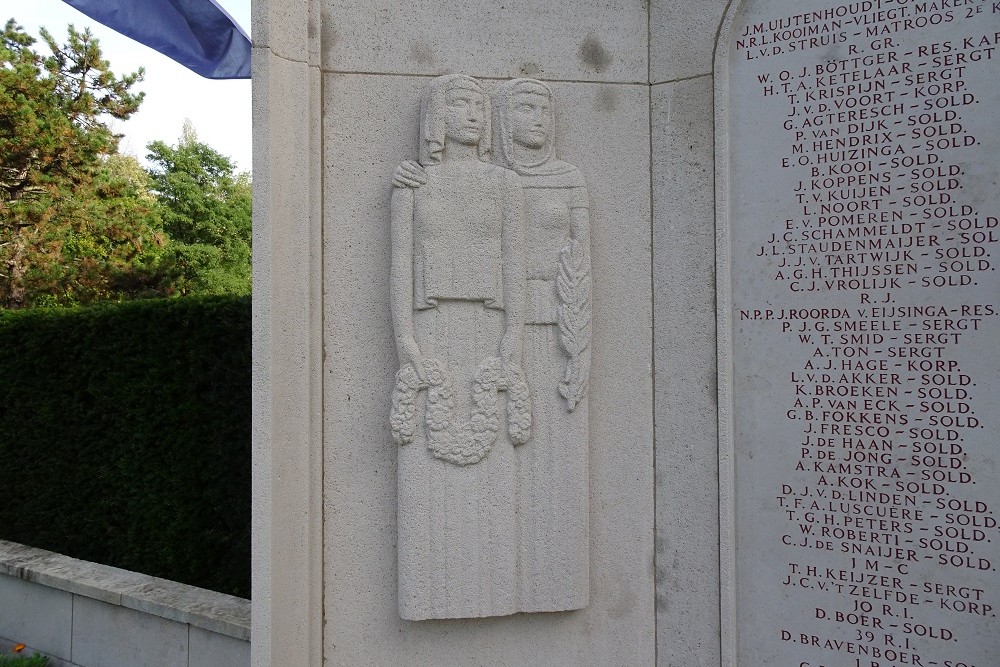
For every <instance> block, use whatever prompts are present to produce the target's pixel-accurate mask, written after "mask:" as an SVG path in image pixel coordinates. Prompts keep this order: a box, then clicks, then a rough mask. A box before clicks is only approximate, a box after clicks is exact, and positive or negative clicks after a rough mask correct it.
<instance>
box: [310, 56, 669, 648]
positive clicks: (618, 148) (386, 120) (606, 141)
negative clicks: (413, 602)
mask: <svg viewBox="0 0 1000 667" xmlns="http://www.w3.org/2000/svg"><path fill="white" fill-rule="evenodd" d="M425 83H426V82H425V80H423V79H419V78H404V77H389V76H362V75H327V77H326V80H325V82H324V92H325V95H326V96H325V105H324V118H325V127H324V136H325V137H327V145H326V149H327V152H326V158H325V168H326V173H327V178H326V184H327V190H326V197H325V200H324V201H325V206H324V210H325V225H324V238H325V253H326V258H327V259H326V262H325V266H326V270H325V272H324V275H325V278H326V289H325V293H326V294H327V295H330V298H328V300H327V303H326V305H325V313H326V315H325V318H324V322H325V327H326V328H325V340H326V341H327V345H326V348H327V356H326V384H325V391H324V397H325V401H326V402H327V406H328V407H327V410H326V427H325V437H326V442H327V444H326V447H325V450H326V457H327V458H326V460H327V465H326V474H325V493H324V501H325V503H326V510H325V515H326V518H327V528H326V535H327V536H328V537H329V539H328V540H327V543H326V558H325V562H326V563H328V564H330V567H329V568H328V570H327V572H326V593H327V600H326V610H327V614H328V616H329V618H330V619H337V620H336V622H331V623H329V624H328V625H327V634H326V637H325V641H326V647H327V654H328V655H332V656H335V657H334V658H333V659H335V660H343V661H345V662H347V663H351V662H358V661H360V662H366V661H371V662H375V663H379V662H385V661H392V660H394V659H399V656H404V655H405V656H406V659H407V660H409V661H411V662H412V664H447V663H448V662H449V661H450V662H453V663H459V664H461V663H465V662H469V661H477V660H487V659H489V660H490V661H492V662H496V663H499V664H518V663H519V662H520V663H523V662H525V661H529V662H530V661H534V660H538V661H548V662H550V663H564V662H569V663H580V662H584V663H585V662H586V661H588V660H594V661H597V662H600V661H601V660H605V661H610V662H612V663H615V662H619V661H623V662H625V663H629V664H648V663H649V662H651V661H652V660H653V657H652V651H653V616H652V604H653V598H652V549H653V545H652V505H651V502H652V431H651V414H652V404H651V377H650V367H649V363H648V359H649V354H650V345H651V327H652V321H651V317H652V314H651V309H650V300H651V299H650V297H651V293H650V286H649V276H648V267H649V261H650V260H649V252H650V247H649V238H650V237H649V204H648V202H649V193H648V187H649V186H648V178H649V161H648V158H647V157H646V151H647V150H648V141H649V138H648V121H647V118H646V116H647V112H648V108H649V100H648V94H647V89H646V87H644V86H620V85H595V84H575V83H574V84H568V83H550V87H551V88H552V91H553V95H554V97H555V99H556V100H557V102H558V104H559V108H560V109H561V110H562V113H561V115H560V118H561V120H560V125H559V128H558V130H557V134H556V136H557V149H558V152H559V155H560V156H561V157H562V158H563V159H565V160H567V161H568V162H570V163H573V164H579V165H587V166H586V169H587V174H588V183H587V184H588V189H589V191H590V197H591V216H592V222H591V224H592V232H591V234H592V238H591V244H592V248H593V258H592V272H593V275H594V276H595V281H594V296H593V311H594V320H593V332H592V336H593V341H592V346H593V355H594V356H593V362H592V363H593V366H592V376H591V385H590V392H591V394H590V398H589V400H590V409H591V415H592V416H591V420H590V427H591V439H592V443H594V444H593V446H592V448H591V475H590V480H591V489H592V497H591V503H592V507H593V508H594V509H593V512H592V519H591V522H592V523H591V549H592V555H591V574H592V577H593V579H592V582H591V596H590V600H591V603H590V606H589V607H588V608H587V609H585V610H582V611H579V612H572V613H569V614H563V615H544V616H534V615H523V616H513V617H510V618H503V619H495V620H491V621H489V625H484V624H483V622H473V621H447V622H436V623H433V624H429V623H405V622H400V621H399V620H397V619H398V616H397V614H396V580H395V572H396V566H395V543H394V542H395V540H394V537H395V530H396V527H395V505H396V490H395V484H396V450H395V447H396V445H394V444H392V443H391V440H390V439H389V430H388V428H387V423H388V417H389V401H388V389H389V388H390V387H391V386H392V383H393V375H394V374H395V372H396V368H397V362H396V360H395V359H393V358H392V357H391V356H389V355H387V354H386V351H387V350H392V349H393V347H394V340H393V338H392V328H391V325H390V322H389V316H388V312H389V308H388V299H389V285H388V273H389V243H388V234H387V231H388V220H389V210H388V203H389V202H388V199H389V194H390V190H391V185H390V178H389V175H390V174H391V173H392V171H393V169H394V168H395V166H396V165H397V164H398V162H399V160H400V157H404V156H407V155H408V156H412V157H416V155H417V150H416V148H417V141H416V136H415V132H414V128H415V127H417V120H418V106H419V105H418V100H419V98H420V94H421V90H422V89H423V87H424V85H425ZM360 117H365V118H367V119H369V122H366V123H364V124H360V125H359V124H358V123H357V122H356V119H357V118H360ZM612 173H613V174H615V177H604V176H602V175H603V174H612ZM591 174H593V175H591ZM602 313H606V314H605V315H602ZM623 406H629V408H628V410H625V409H623ZM636 414H639V415H647V417H646V418H644V419H642V418H639V419H637V418H635V417H634V416H633V415H636ZM362 444H363V445H364V446H361V445H362ZM642 582H646V583H645V584H643V583H642ZM598 628H600V630H597V629H598ZM446 637H447V640H446V639H445V638H446ZM473 656H475V657H473ZM602 656H604V657H603V658H602Z"/></svg>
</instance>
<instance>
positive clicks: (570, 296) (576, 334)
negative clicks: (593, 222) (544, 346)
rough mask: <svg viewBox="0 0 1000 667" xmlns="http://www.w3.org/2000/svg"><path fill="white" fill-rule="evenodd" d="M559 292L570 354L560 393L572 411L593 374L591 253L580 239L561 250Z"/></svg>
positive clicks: (565, 343)
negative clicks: (591, 373) (587, 352)
mask: <svg viewBox="0 0 1000 667" xmlns="http://www.w3.org/2000/svg"><path fill="white" fill-rule="evenodd" d="M556 290H557V291H558V293H559V302H560V303H559V309H558V314H559V341H560V343H562V346H563V349H564V350H566V353H567V354H568V355H569V361H567V362H566V374H565V376H564V377H563V380H562V382H560V383H559V394H560V395H562V397H563V398H565V399H566V403H567V405H568V406H569V410H570V412H572V411H573V409H574V408H575V407H576V406H577V405H578V404H579V403H580V401H582V400H583V398H584V396H585V395H586V393H587V380H588V378H589V377H590V355H589V354H586V351H587V348H589V347H590V257H588V256H587V252H586V250H584V248H583V246H582V245H580V243H579V242H578V241H575V240H574V241H571V242H570V244H569V245H568V246H566V247H565V248H563V249H562V251H561V252H560V253H559V273H558V275H557V276H556Z"/></svg>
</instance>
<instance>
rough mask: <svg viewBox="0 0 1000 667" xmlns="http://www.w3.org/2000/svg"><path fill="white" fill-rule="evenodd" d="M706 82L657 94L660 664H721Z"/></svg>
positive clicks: (709, 89) (711, 173)
mask: <svg viewBox="0 0 1000 667" xmlns="http://www.w3.org/2000/svg"><path fill="white" fill-rule="evenodd" d="M712 84H713V81H712V77H710V76H703V77H699V78H695V79H690V80H687V81H679V82H677V83H671V84H662V85H657V86H653V88H652V96H653V106H652V118H653V121H652V127H653V142H652V145H653V193H654V194H653V287H654V291H653V304H654V310H655V319H654V328H655V331H656V332H657V335H656V337H655V339H654V347H653V349H654V357H653V358H654V359H655V364H656V365H655V377H656V384H655V389H656V402H655V404H656V413H655V414H656V534H657V540H656V578H657V592H656V594H657V647H658V651H657V659H658V661H659V664H660V665H669V666H671V667H673V666H676V667H685V666H687V665H695V664H706V665H711V664H717V663H718V661H719V659H720V658H719V641H720V640H719V630H720V627H719V623H720V619H719V577H718V572H717V571H716V568H715V567H714V566H713V565H714V564H715V563H718V562H719V525H718V516H719V514H718V511H719V500H718V491H719V481H718V474H719V459H718V449H717V432H716V420H717V419H718V413H717V400H716V396H717V390H718V387H717V385H716V331H715V209H714V198H713V196H712V194H713V191H714V178H715V170H714V168H713V164H714V129H715V128H714V124H713V105H714V101H713V93H714V89H713V85H712Z"/></svg>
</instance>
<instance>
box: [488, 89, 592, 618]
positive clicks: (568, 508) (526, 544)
mask: <svg viewBox="0 0 1000 667" xmlns="http://www.w3.org/2000/svg"><path fill="white" fill-rule="evenodd" d="M493 113H494V127H493V129H494V161H495V162H497V163H498V164H499V165H501V166H503V167H507V168H510V169H513V170H514V171H516V172H517V174H518V177H519V180H520V183H521V185H522V187H523V188H524V196H525V220H526V235H525V276H526V292H525V328H524V367H525V369H526V372H527V374H528V384H529V385H530V386H531V388H532V398H533V401H534V403H533V413H532V416H533V422H532V429H533V436H532V442H531V445H530V446H529V447H523V448H519V449H518V450H517V453H516V455H517V477H518V498H517V500H518V511H519V515H520V517H521V524H520V528H519V540H518V542H519V554H520V555H519V561H520V572H519V582H520V583H519V607H520V609H521V611H559V610H566V609H578V608H581V607H585V606H586V605H587V602H588V598H589V590H590V585H589V583H590V562H589V519H590V513H589V495H590V494H589V465H588V464H589V458H590V457H589V451H588V450H589V448H588V439H589V429H588V418H589V414H588V413H589V408H588V402H587V382H588V378H589V374H590V293H591V286H590V213H589V199H588V195H587V187H586V183H585V181H584V178H583V175H582V174H581V173H580V171H579V170H578V169H577V168H576V167H574V166H573V165H571V164H568V163H566V162H563V161H562V160H560V159H558V158H557V157H556V155H555V149H554V144H555V133H554V131H555V109H554V103H553V97H552V93H551V91H550V90H549V88H548V87H547V86H546V85H545V84H543V83H542V82H541V81H536V80H533V79H514V80H512V81H507V82H505V83H503V84H501V85H500V86H499V87H497V89H496V90H495V91H494V93H493Z"/></svg>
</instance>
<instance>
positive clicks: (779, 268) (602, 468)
mask: <svg viewBox="0 0 1000 667" xmlns="http://www.w3.org/2000/svg"><path fill="white" fill-rule="evenodd" d="M253 35H254V97H255V102H254V103H255V116H254V120H255V123H254V125H255V130H254V132H255V135H254V163H255V164H254V167H255V169H254V171H255V174H254V188H255V195H254V216H255V220H254V226H255V237H254V253H255V255H254V272H255V283H254V400H255V403H254V504H253V506H254V515H253V521H254V524H253V540H254V542H253V552H254V560H253V585H254V589H253V635H252V659H253V663H254V665H255V666H258V667H262V666H264V665H279V664H295V665H317V666H318V665H322V664H326V663H329V664H336V665H396V664H406V665H427V666H435V667H436V666H439V665H470V664H490V665H511V666H517V665H602V666H603V665H629V666H631V665H661V666H664V667H668V666H669V667H690V666H692V665H705V666H714V665H725V666H727V667H757V666H771V665H781V666H783V665H790V666H792V667H820V666H823V667H903V666H906V667H910V666H912V665H917V666H923V667H929V666H935V667H945V666H948V667H973V666H974V667H988V666H989V665H992V664H994V663H996V661H997V659H996V656H997V655H1000V639H998V638H1000V632H998V630H1000V628H998V624H997V620H996V608H997V604H998V603H997V597H998V581H997V574H996V567H997V565H996V564H997V562H998V561H1000V553H998V546H997V545H998V544H1000V541H998V537H1000V536H998V535H997V518H996V514H995V513H996V512H997V510H998V507H1000V497H998V491H997V489H998V488H1000V484H998V482H1000V479H998V474H1000V473H998V469H997V460H996V443H997V442H998V440H1000V417H998V416H997V409H996V407H997V404H998V401H1000V390H998V378H1000V352H998V351H1000V341H998V330H1000V323H998V317H1000V315H998V313H1000V303H998V298H1000V297H998V295H1000V274H998V273H997V271H996V265H997V259H996V257H997V253H998V249H1000V237H998V234H1000V226H998V223H997V219H998V217H1000V214H998V211H1000V194H998V193H1000V189H998V185H997V184H998V183H1000V168H998V160H997V157H996V156H997V155H998V154H1000V152H998V149H1000V145H998V143H1000V132H998V131H997V129H998V124H1000V122H998V111H997V109H998V108H1000V104H998V103H1000V99H998V98H1000V86H998V85H997V83H998V80H997V74H996V72H997V71H998V70H997V68H996V67H995V60H996V58H997V57H998V56H997V51H996V46H997V45H996V42H997V41H1000V5H997V4H995V3H994V2H992V0H987V1H980V0H962V1H954V0H948V1H946V2H944V1H934V0H927V1H925V2H916V1H913V0H858V1H857V2H846V1H843V0H806V1H796V0H733V1H732V2H730V1H729V0H705V1H704V2H684V3H682V2H677V1H675V0H652V1H651V2H634V1H632V0H611V1H610V2H597V1H596V0H571V1H568V2H561V3H538V2H530V1H529V0H511V1H509V2H504V3H476V4H471V5H470V4H468V3H466V4H463V5H455V4H454V3H446V2H441V1H439V0H429V1H428V2H421V3H393V2H389V1H388V0H364V2H361V3H358V2H344V1H343V0H256V1H255V5H254V25H253ZM557 110H558V113H557Z"/></svg>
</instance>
